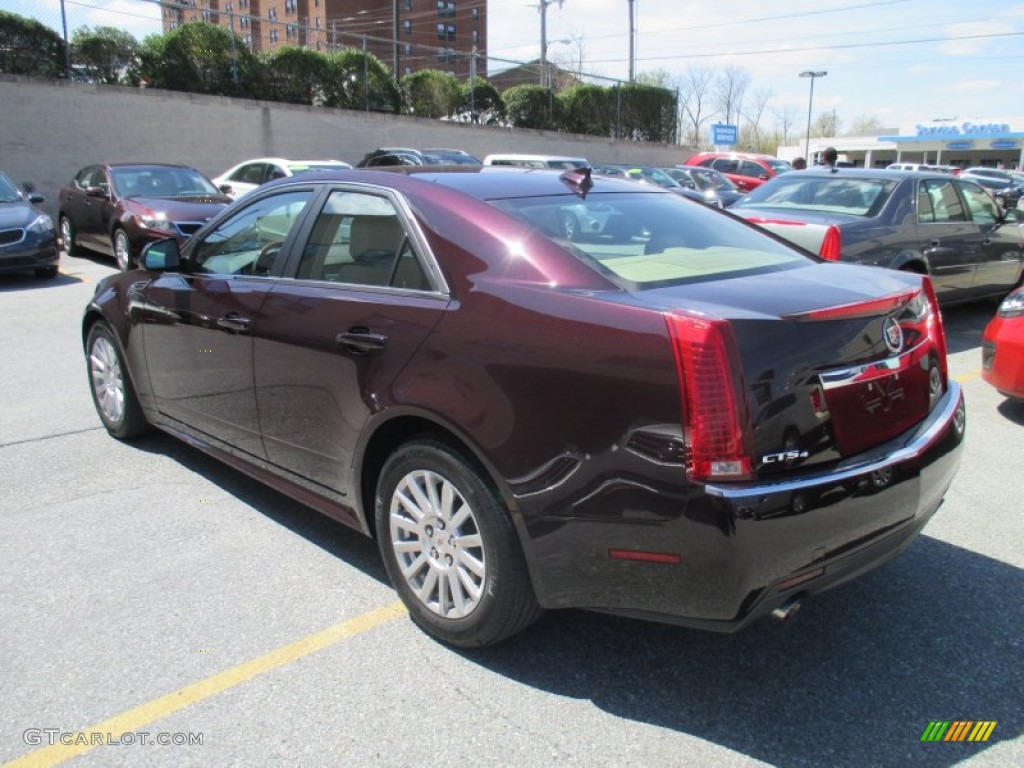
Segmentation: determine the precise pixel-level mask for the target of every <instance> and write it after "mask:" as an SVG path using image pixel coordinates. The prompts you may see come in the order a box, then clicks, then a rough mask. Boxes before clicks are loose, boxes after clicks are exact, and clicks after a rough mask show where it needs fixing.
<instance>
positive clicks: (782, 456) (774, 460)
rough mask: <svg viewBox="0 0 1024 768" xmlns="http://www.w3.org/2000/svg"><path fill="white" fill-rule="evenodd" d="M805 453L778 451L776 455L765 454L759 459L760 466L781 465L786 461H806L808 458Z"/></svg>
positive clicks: (807, 454)
mask: <svg viewBox="0 0 1024 768" xmlns="http://www.w3.org/2000/svg"><path fill="white" fill-rule="evenodd" d="M810 455H811V454H809V453H808V452H807V451H796V450H794V451H779V452H778V453H766V454H765V455H764V456H762V457H761V463H762V464H782V463H783V462H786V461H796V460H797V459H806V458H807V457H808V456H810Z"/></svg>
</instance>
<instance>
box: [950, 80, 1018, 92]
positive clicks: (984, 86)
mask: <svg viewBox="0 0 1024 768" xmlns="http://www.w3.org/2000/svg"><path fill="white" fill-rule="evenodd" d="M1004 85H1005V83H1003V81H1002V80H958V81H957V82H955V83H952V84H951V85H950V86H949V90H951V91H954V92H956V93H974V92H977V91H995V90H998V89H1000V88H1002V87H1003V86H1004Z"/></svg>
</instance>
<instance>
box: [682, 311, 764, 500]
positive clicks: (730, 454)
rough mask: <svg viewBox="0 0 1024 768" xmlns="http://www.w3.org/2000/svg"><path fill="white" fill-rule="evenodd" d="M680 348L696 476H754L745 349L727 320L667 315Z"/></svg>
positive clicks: (690, 464)
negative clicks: (742, 370)
mask: <svg viewBox="0 0 1024 768" xmlns="http://www.w3.org/2000/svg"><path fill="white" fill-rule="evenodd" d="M665 320H666V323H667V324H668V332H669V337H670V338H671V339H672V348H673V350H674V351H675V357H676V371H677V373H678V376H679V388H680V390H681V394H682V406H683V425H684V429H685V432H686V442H687V449H688V460H687V467H686V472H687V476H688V477H689V478H690V479H691V480H694V481H708V480H742V479H747V478H750V477H751V476H752V467H753V461H752V459H751V449H750V446H751V442H752V441H751V437H750V430H749V428H748V424H749V419H748V418H747V409H746V398H745V396H744V388H743V381H742V377H741V376H740V361H739V353H738V351H737V348H736V342H735V339H734V337H733V333H732V326H731V325H729V323H728V322H727V321H725V320H717V319H711V318H706V317H697V316H693V315H686V314H682V313H670V314H667V315H666V316H665Z"/></svg>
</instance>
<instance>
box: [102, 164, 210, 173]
mask: <svg viewBox="0 0 1024 768" xmlns="http://www.w3.org/2000/svg"><path fill="white" fill-rule="evenodd" d="M92 165H105V166H106V167H107V168H182V169H184V170H187V171H194V170H195V168H193V167H192V166H190V165H180V164H179V163H93V164H91V165H85V166H82V167H83V168H90V167H91V166H92Z"/></svg>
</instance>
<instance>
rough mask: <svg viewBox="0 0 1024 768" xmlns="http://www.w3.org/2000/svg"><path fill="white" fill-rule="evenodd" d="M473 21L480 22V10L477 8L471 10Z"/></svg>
mask: <svg viewBox="0 0 1024 768" xmlns="http://www.w3.org/2000/svg"><path fill="white" fill-rule="evenodd" d="M473 21H480V9H479V8H474V9H473Z"/></svg>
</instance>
